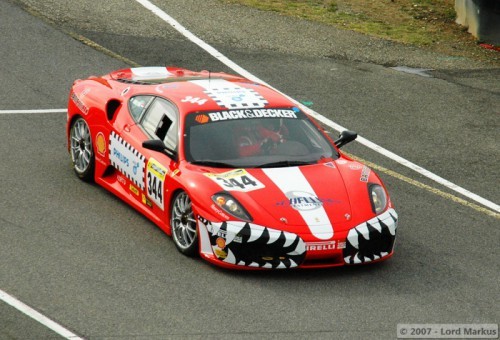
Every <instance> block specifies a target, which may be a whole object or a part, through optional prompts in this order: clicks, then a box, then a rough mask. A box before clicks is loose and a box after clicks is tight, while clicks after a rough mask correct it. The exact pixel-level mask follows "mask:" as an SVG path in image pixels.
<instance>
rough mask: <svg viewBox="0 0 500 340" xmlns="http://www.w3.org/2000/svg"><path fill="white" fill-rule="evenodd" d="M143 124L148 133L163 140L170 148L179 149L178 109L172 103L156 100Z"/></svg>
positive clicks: (145, 116)
mask: <svg viewBox="0 0 500 340" xmlns="http://www.w3.org/2000/svg"><path fill="white" fill-rule="evenodd" d="M141 124H142V126H143V128H144V129H145V130H146V132H148V133H149V134H150V135H151V136H152V137H154V138H158V139H161V140H162V141H163V142H164V143H165V145H166V146H167V147H168V148H170V149H175V148H176V147H177V129H178V118H177V108H176V107H175V105H173V104H172V103H170V102H168V101H166V100H164V99H161V98H156V99H155V100H154V101H153V102H152V103H151V104H150V105H149V108H148V109H147V111H146V114H145V115H144V118H143V119H142V121H141Z"/></svg>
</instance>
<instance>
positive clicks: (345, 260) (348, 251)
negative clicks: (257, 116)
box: [67, 67, 397, 269]
mask: <svg viewBox="0 0 500 340" xmlns="http://www.w3.org/2000/svg"><path fill="white" fill-rule="evenodd" d="M212 79H223V80H224V81H226V82H229V83H232V84H233V83H234V84H236V85H237V86H239V87H241V88H244V89H247V90H248V91H251V92H249V93H251V94H253V95H254V97H255V98H254V99H255V100H260V101H261V103H260V104H261V107H262V108H263V109H272V108H286V107H288V108H293V107H295V106H296V104H295V103H293V102H291V101H290V100H288V99H287V98H286V97H284V96H283V95H281V94H279V93H277V92H275V91H274V90H272V89H270V88H268V87H266V86H263V85H260V84H255V83H253V82H251V81H249V80H246V79H243V78H241V77H237V76H232V75H227V74H224V73H209V72H207V71H202V72H193V71H189V70H184V69H180V68H173V67H168V68H163V67H162V68H137V69H126V70H119V71H115V72H112V73H110V74H109V75H105V76H102V77H90V78H88V79H86V80H77V81H75V83H74V85H73V87H72V89H71V93H70V96H69V102H68V124H67V136H68V149H69V148H70V147H69V145H70V142H69V139H70V128H71V126H72V123H73V122H74V121H75V119H76V118H78V117H83V118H84V119H85V121H86V122H87V124H88V126H89V129H90V133H91V140H92V142H93V151H94V156H95V169H94V171H95V175H94V178H95V182H96V183H97V184H99V185H100V186H102V187H104V188H105V189H106V190H109V191H110V192H112V193H113V194H115V195H116V196H118V197H119V198H120V199H122V200H123V201H125V202H127V203H128V204H130V205H131V206H132V207H133V208H134V209H136V210H137V211H138V212H140V213H141V214H143V215H144V216H146V217H147V218H148V219H150V220H151V221H152V222H154V223H155V224H156V225H157V226H158V227H160V228H161V229H162V230H163V231H164V232H165V233H167V234H168V235H171V233H172V230H171V227H170V205H171V200H172V197H173V195H174V194H175V193H176V192H178V191H179V190H183V191H185V192H187V193H188V195H189V196H190V198H191V201H192V206H193V210H194V212H195V214H196V216H197V219H198V235H199V239H200V240H199V242H200V255H201V256H202V258H204V259H206V260H207V261H209V262H211V263H213V264H216V265H218V266H221V267H225V268H232V269H235V268H237V269H261V268H290V267H303V268H317V267H333V266H339V265H345V264H358V263H368V262H370V263H371V262H378V261H381V260H385V259H388V258H389V257H391V256H392V254H393V244H394V238H395V234H396V227H397V214H396V212H395V211H394V209H393V206H392V202H391V201H390V198H389V197H388V195H387V205H386V208H385V210H384V211H383V212H382V213H379V214H376V213H374V211H373V209H372V205H371V203H370V197H369V196H370V192H369V185H368V183H371V184H377V185H380V186H382V187H383V188H384V191H385V186H384V185H383V183H382V182H381V180H380V178H379V177H378V176H377V175H376V174H375V173H374V172H373V171H371V170H370V169H369V168H368V167H366V166H364V165H363V164H360V163H358V162H356V161H353V160H351V159H349V158H348V157H347V156H345V155H343V154H342V153H341V152H340V151H339V150H338V149H337V148H336V147H335V146H334V145H333V142H332V141H331V140H330V139H329V137H328V136H327V135H326V134H325V135H324V137H325V138H326V139H328V140H329V141H330V143H331V144H332V145H333V146H332V147H333V148H334V149H335V150H336V151H337V152H339V155H340V157H339V158H337V159H324V160H319V161H318V162H317V164H311V165H304V166H293V167H278V168H269V169H268V168H245V169H240V170H238V171H240V172H239V173H237V172H235V171H236V170H235V169H232V168H215V167H210V166H205V165H195V164H191V163H190V162H189V161H187V159H186V152H185V151H186V150H185V147H186V144H185V143H184V137H185V136H184V134H185V133H186V121H185V119H184V118H185V117H186V116H188V115H190V114H196V113H197V112H201V113H202V116H203V117H201V118H200V119H205V118H204V117H209V115H207V114H206V112H210V111H214V112H216V111H221V105H222V104H221V102H220V100H219V99H214V96H211V94H210V88H209V87H207V86H210V82H211V81H214V80H212ZM214 82H215V81H214ZM207 84H209V85H207ZM245 91H246V90H245ZM138 95H151V96H155V97H159V98H164V99H167V100H168V101H169V102H171V103H173V104H174V105H175V106H176V107H177V111H178V113H179V121H178V125H179V126H178V135H177V137H178V141H179V143H178V146H177V147H178V149H177V155H178V156H177V159H172V158H170V157H169V156H167V154H165V153H162V152H157V151H153V150H150V149H147V148H145V147H143V142H144V141H146V140H149V139H150V136H148V135H147V133H145V131H144V129H143V128H142V127H141V126H139V124H138V122H137V120H136V119H134V117H133V116H132V115H131V113H130V107H129V101H130V98H133V97H135V96H138ZM224 100H225V98H222V101H224ZM264 103H265V105H264ZM225 105H227V104H225ZM223 109H225V110H227V107H226V108H223ZM210 117H211V119H218V118H217V117H216V116H210ZM214 117H215V118H214ZM207 119H208V118H207ZM314 124H316V123H314ZM316 125H317V124H316ZM117 160H118V161H120V160H121V161H123V162H121V163H120V162H117ZM125 161H126V162H125ZM118 163H120V164H118ZM132 163H133V164H132ZM126 167H127V168H126ZM151 174H152V175H151ZM220 174H224V175H220ZM241 174H245V175H244V176H248V177H247V178H252V181H253V183H255V184H252V185H254V187H255V188H253V187H251V186H250V187H249V188H248V190H247V188H245V191H241V190H231V189H230V188H229V189H228V187H225V186H224V185H223V184H221V183H222V182H221V180H220V178H219V177H223V176H229V177H231V176H236V177H235V178H241V177H238V176H241ZM148 175H150V176H153V177H156V179H158V181H160V182H161V190H162V193H161V195H160V194H158V193H155V194H154V195H152V194H151V190H150V189H151V184H150V182H149V183H148V178H147V177H148ZM148 190H150V191H149V192H148ZM221 191H228V192H230V194H231V195H232V196H233V197H234V198H235V199H236V200H237V201H238V202H239V203H240V204H241V205H242V206H243V207H244V208H245V209H246V210H247V211H248V212H250V215H251V216H252V220H251V221H242V220H238V219H237V218H235V217H233V216H231V215H230V214H228V213H227V212H226V211H224V210H223V209H221V208H220V207H218V206H216V205H215V204H214V202H213V200H212V198H211V197H212V196H213V195H214V194H215V193H217V192H221ZM367 222H369V223H368V224H367ZM231 230H234V233H235V235H231V232H232V231H231ZM256 231H257V232H256ZM245 233H246V234H245ZM264 234H265V235H266V240H264V241H262V242H261V243H259V246H258V247H257V248H255V249H263V250H262V251H263V252H266V254H262V255H259V254H256V255H249V254H250V252H248V251H247V250H246V248H245V247H252V246H253V244H251V242H254V243H255V244H257V243H256V242H260V241H259V240H260V239H261V238H262V237H263V236H262V235H264ZM379 234H380V235H381V236H380V235H379ZM221 238H222V241H221ZM216 239H217V240H216ZM370 239H371V240H372V241H373V240H375V239H376V241H373V242H376V244H377V246H376V247H375V248H376V249H375V250H373V249H372V248H373V247H374V246H373V245H370V244H369V242H370ZM276 240H281V241H280V242H281V244H282V246H283V247H285V248H286V247H289V246H291V244H293V247H295V248H294V249H292V250H290V249H287V250H286V251H287V253H286V254H284V255H280V254H278V253H279V251H278V250H273V252H275V253H273V252H267V250H265V249H266V245H273V244H277V243H280V242H278V241H276ZM216 241H217V244H216ZM221 242H222V244H223V245H224V247H222V248H220V247H219V246H220V243H221ZM235 242H236V243H239V244H236V243H235ZM245 242H247V243H245ZM379 244H383V246H380V247H382V248H383V249H382V248H380V249H379V248H377V247H379ZM356 246H357V247H359V249H358V248H356ZM363 249H365V250H363ZM256 251H258V250H256ZM287 254H288V255H287ZM290 254H292V255H290ZM289 255H290V256H289ZM253 256H257V257H256V258H254V257H253ZM259 256H260V257H259Z"/></svg>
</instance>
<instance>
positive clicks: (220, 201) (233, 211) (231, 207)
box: [212, 192, 252, 221]
mask: <svg viewBox="0 0 500 340" xmlns="http://www.w3.org/2000/svg"><path fill="white" fill-rule="evenodd" d="M212 201H214V203H215V204H217V206H219V207H220V208H221V209H222V210H224V211H225V212H227V213H228V214H230V215H232V216H234V217H237V218H239V219H241V220H243V221H252V217H250V214H248V212H247V211H246V210H245V208H243V207H242V206H241V204H240V203H239V202H238V201H237V200H236V198H234V197H233V196H231V195H230V194H228V193H225V192H219V193H217V194H215V195H213V196H212Z"/></svg>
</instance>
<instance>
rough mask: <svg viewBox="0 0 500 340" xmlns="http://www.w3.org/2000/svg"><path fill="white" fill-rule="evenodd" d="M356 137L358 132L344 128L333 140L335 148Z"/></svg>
mask: <svg viewBox="0 0 500 340" xmlns="http://www.w3.org/2000/svg"><path fill="white" fill-rule="evenodd" d="M357 137H358V134H357V133H356V132H354V131H349V130H345V131H342V133H341V134H340V135H339V138H338V139H337V140H336V141H335V142H334V143H335V145H336V146H337V148H341V147H343V146H344V145H346V144H347V143H350V142H352V141H353V140H355V139H356V138H357Z"/></svg>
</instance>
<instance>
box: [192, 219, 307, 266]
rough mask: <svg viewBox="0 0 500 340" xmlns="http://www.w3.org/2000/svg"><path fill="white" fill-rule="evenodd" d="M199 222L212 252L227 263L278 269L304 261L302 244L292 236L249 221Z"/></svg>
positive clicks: (303, 245)
mask: <svg viewBox="0 0 500 340" xmlns="http://www.w3.org/2000/svg"><path fill="white" fill-rule="evenodd" d="M198 220H199V221H200V223H203V224H204V225H205V227H206V229H207V231H208V236H209V239H210V244H211V246H212V250H213V253H214V254H215V256H216V257H217V258H218V259H219V260H221V261H224V262H226V263H231V264H236V265H240V266H249V267H260V268H276V269H280V268H292V267H297V266H298V265H300V264H301V263H302V261H303V260H304V258H305V255H306V246H305V243H304V241H303V240H302V239H301V238H300V237H299V236H297V235H295V234H293V233H289V232H286V231H280V230H275V229H271V228H267V227H263V226H260V225H257V224H253V223H248V222H238V221H231V222H219V223H218V222H210V221H208V220H206V219H204V218H202V217H201V216H199V217H198ZM221 239H222V240H221Z"/></svg>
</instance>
